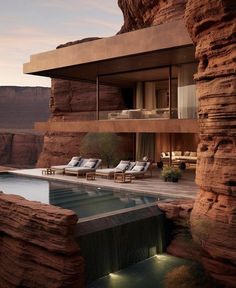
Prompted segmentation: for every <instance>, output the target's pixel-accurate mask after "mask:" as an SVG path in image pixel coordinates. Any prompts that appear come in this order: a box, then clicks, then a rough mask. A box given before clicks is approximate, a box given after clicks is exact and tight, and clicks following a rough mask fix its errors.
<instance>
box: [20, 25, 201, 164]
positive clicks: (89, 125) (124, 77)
mask: <svg viewBox="0 0 236 288" xmlns="http://www.w3.org/2000/svg"><path fill="white" fill-rule="evenodd" d="M194 54H195V48H194V45H193V43H192V40H191V39H190V37H189V34H188V33H187V30H186V28H185V26H184V23H183V22H182V21H175V22H171V23H165V24H162V25H158V26H153V27H150V28H145V29H140V30H137V31H132V32H128V33H124V34H120V35H116V36H113V37H109V38H103V39H98V40H94V41H90V42H84V43H78V44H74V45H71V46H68V47H63V48H60V49H55V50H53V51H48V52H45V53H40V54H36V55H32V56H31V57H30V62H29V63H26V64H24V73H27V74H33V75H40V76H46V77H51V78H59V79H68V80H78V81H86V82H92V83H96V111H94V112H93V113H91V117H90V120H84V121H81V120H78V121H71V122H70V125H68V121H49V122H46V123H36V125H35V128H36V129H37V130H40V131H44V132H46V131H48V132H53V131H55V132H60V131H61V132H68V133H69V132H114V133H133V135H134V138H135V140H134V142H135V145H134V146H135V150H136V157H137V158H141V156H144V155H147V156H148V157H149V158H151V159H153V160H155V161H158V160H159V159H160V155H161V152H163V151H171V150H181V151H182V152H183V151H196V147H197V143H198V123H197V100H196V93H195V83H194V80H193V78H194V76H193V75H194V73H195V72H196V71H197V63H196V60H195V57H194ZM102 84H105V85H111V86H117V87H120V88H121V89H122V90H121V91H122V93H124V97H126V99H127V103H128V108H127V109H126V110H122V111H121V110H120V111H117V110H116V111H103V110H102V109H100V108H101V107H100V101H99V99H100V95H99V92H100V89H99V87H100V85H102ZM101 110H102V111H101ZM170 158H171V157H170ZM170 160H171V159H170Z"/></svg>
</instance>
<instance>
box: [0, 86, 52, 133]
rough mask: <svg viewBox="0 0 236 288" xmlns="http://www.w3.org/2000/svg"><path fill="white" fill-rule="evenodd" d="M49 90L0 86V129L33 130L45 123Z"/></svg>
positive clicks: (47, 113)
mask: <svg viewBox="0 0 236 288" xmlns="http://www.w3.org/2000/svg"><path fill="white" fill-rule="evenodd" d="M49 98H50V88H44V87H19V86H0V128H4V129H33V127H34V122H40V121H47V119H48V117H49V107H48V101H49Z"/></svg>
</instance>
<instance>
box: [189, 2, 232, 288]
mask: <svg viewBox="0 0 236 288" xmlns="http://www.w3.org/2000/svg"><path fill="white" fill-rule="evenodd" d="M185 15H186V18H185V19H186V25H187V28H188V31H189V34H190V35H191V37H192V39H193V41H194V43H195V45H196V58H197V59H198V60H199V67H198V72H197V74H196V76H195V78H196V80H197V97H198V100H199V118H200V119H199V124H200V144H199V147H198V165H197V175H196V182H197V184H198V185H199V187H200V192H199V194H198V196H197V199H196V201H195V204H194V207H193V211H192V214H191V229H192V236H193V238H194V240H195V241H196V242H197V243H199V245H201V246H202V248H203V249H204V250H205V251H206V252H208V254H209V256H208V257H205V258H204V259H203V260H204V264H205V267H206V268H207V269H208V270H209V271H210V272H211V274H212V275H213V276H214V277H215V278H216V279H219V280H220V281H222V282H224V283H226V284H227V285H229V286H233V287H236V247H235V243H236V226H235V221H236V215H235V209H236V130H235V125H236V3H235V1H230V0H225V1H223V0H222V1H205V0H199V1H195V0H188V3H187V9H186V14H185Z"/></svg>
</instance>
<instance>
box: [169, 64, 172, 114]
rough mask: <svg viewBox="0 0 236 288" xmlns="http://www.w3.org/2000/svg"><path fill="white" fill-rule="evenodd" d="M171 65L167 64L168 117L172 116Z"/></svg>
mask: <svg viewBox="0 0 236 288" xmlns="http://www.w3.org/2000/svg"><path fill="white" fill-rule="evenodd" d="M171 112H172V66H171V65H170V66H169V118H170V119H171V118H172V113H171Z"/></svg>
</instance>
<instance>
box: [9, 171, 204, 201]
mask: <svg viewBox="0 0 236 288" xmlns="http://www.w3.org/2000/svg"><path fill="white" fill-rule="evenodd" d="M42 170H43V169H39V168H37V169H22V170H11V171H9V172H10V173H15V174H19V175H25V176H33V177H39V178H43V179H54V180H55V179H57V180H63V181H68V182H76V183H84V184H89V185H95V186H98V187H103V186H105V187H112V188H118V189H125V190H131V191H132V192H138V193H140V192H142V193H144V194H148V195H156V194H158V195H165V196H169V197H178V198H190V199H194V198H195V197H196V194H197V192H198V186H197V185H196V184H195V182H194V178H195V169H193V168H188V169H186V170H185V171H184V173H183V176H182V178H181V179H180V180H179V182H178V183H172V182H164V181H163V179H161V177H160V170H157V169H155V170H154V171H153V173H152V174H153V175H152V177H150V175H148V174H147V177H144V178H139V179H133V180H132V182H131V183H116V182H114V180H113V179H105V178H101V177H98V176H97V177H96V179H95V180H94V181H88V180H86V178H85V177H79V178H77V177H76V176H75V175H73V176H69V175H62V174H55V175H42Z"/></svg>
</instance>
